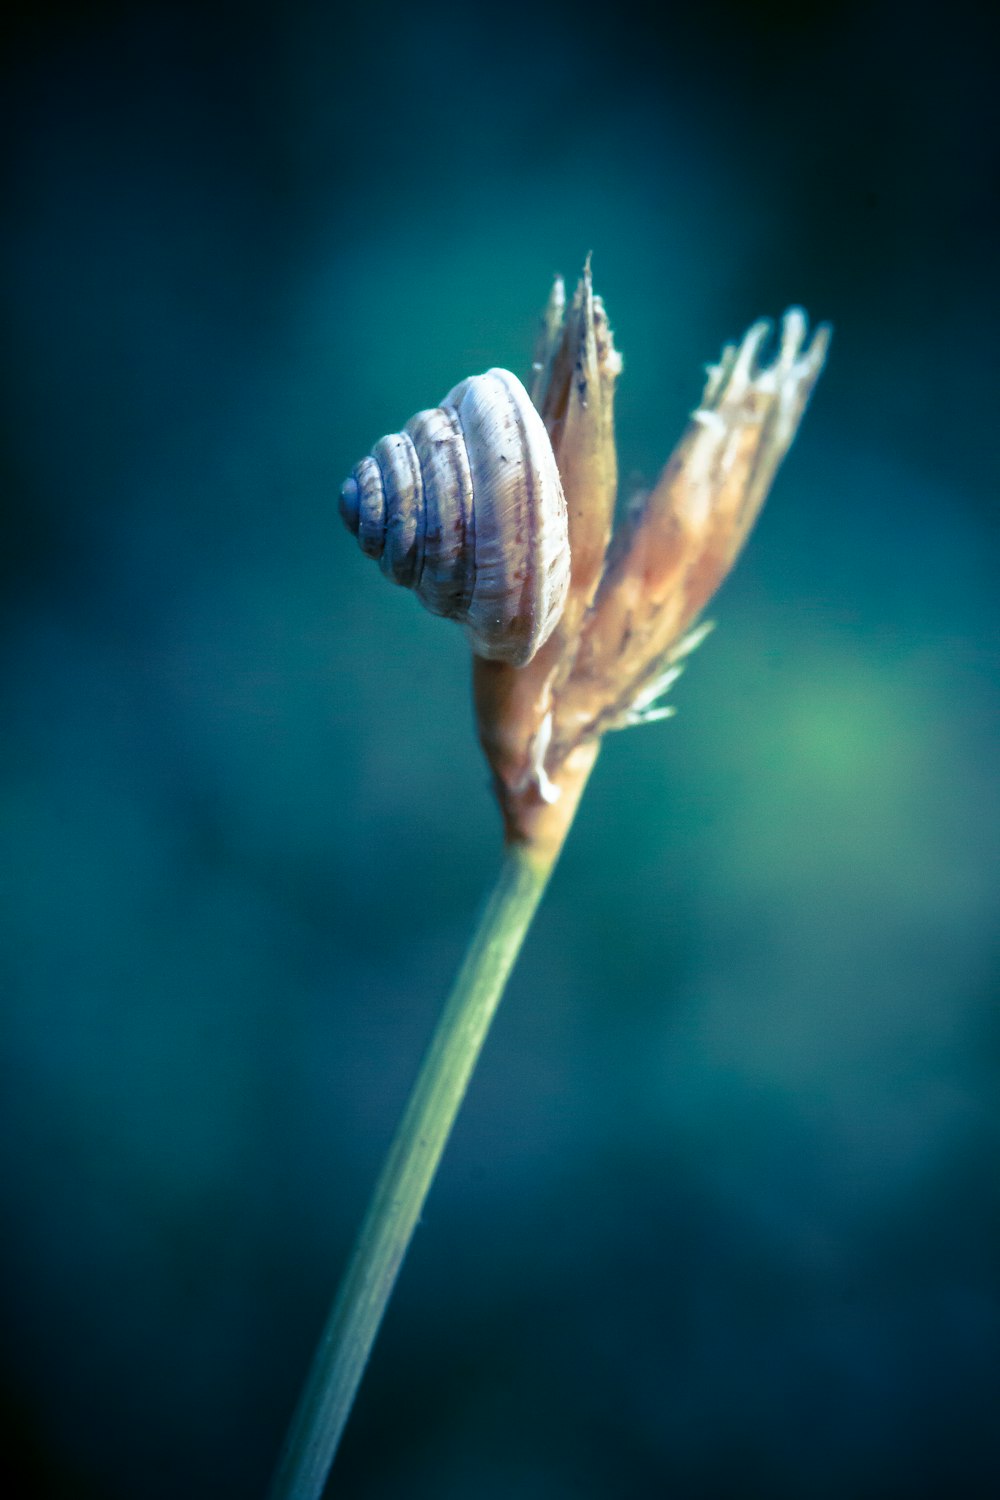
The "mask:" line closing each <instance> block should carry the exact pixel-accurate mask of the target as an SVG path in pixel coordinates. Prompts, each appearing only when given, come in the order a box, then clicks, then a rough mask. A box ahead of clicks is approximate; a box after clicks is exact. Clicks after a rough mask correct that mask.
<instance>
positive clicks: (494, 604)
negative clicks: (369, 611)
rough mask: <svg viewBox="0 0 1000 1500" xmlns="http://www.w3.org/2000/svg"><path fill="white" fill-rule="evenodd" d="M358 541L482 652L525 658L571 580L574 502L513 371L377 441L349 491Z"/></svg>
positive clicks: (345, 499)
mask: <svg viewBox="0 0 1000 1500" xmlns="http://www.w3.org/2000/svg"><path fill="white" fill-rule="evenodd" d="M340 513H341V516H342V517H343V519H344V522H345V524H346V525H347V527H348V529H349V530H350V531H351V532H353V534H354V535H355V536H356V537H357V539H358V545H359V546H360V547H361V550H362V552H364V553H365V554H366V555H367V556H368V557H372V558H376V559H377V560H378V562H379V564H380V566H381V569H382V572H383V573H384V574H385V575H386V577H387V578H390V579H391V580H392V581H393V583H398V584H402V585H403V587H405V588H410V589H413V591H414V592H415V594H416V595H417V597H418V599H419V600H420V601H421V603H422V604H423V605H424V606H425V607H426V608H427V609H429V610H430V611H431V613H432V614H436V615H446V616H448V617H449V618H450V619H454V620H458V621H460V622H461V623H462V624H463V625H464V626H465V630H466V634H467V635H468V637H469V641H470V644H471V646H472V649H473V651H474V652H475V653H476V655H477V656H482V657H486V658H487V659H489V660H491V661H505V662H509V663H511V664H512V665H514V666H523V665H524V664H525V663H526V662H528V661H530V660H531V658H532V657H533V656H534V654H535V652H536V651H537V650H538V648H539V647H540V646H541V645H542V644H543V642H544V641H546V640H547V639H548V637H549V636H550V635H551V633H552V631H553V630H554V629H555V626H556V623H557V622H558V620H559V617H560V615H561V614H562V611H563V605H564V603H565V600H566V592H567V589H568V587H569V567H570V557H569V536H568V532H567V523H566V500H565V497H564V495H563V488H562V482H561V480H560V478H559V470H558V468H557V467H556V460H555V455H554V454H553V451H552V445H551V443H550V442H549V438H548V434H547V432H546V431H545V426H544V423H543V422H542V419H541V417H540V416H539V414H538V412H537V411H536V410H535V408H534V406H533V405H532V403H531V398H530V397H529V395H528V393H527V391H526V390H525V388H524V386H523V385H522V384H521V382H520V381H519V380H518V378H517V376H516V375H512V374H511V373H510V371H509V370H487V372H486V374H485V375H473V376H471V377H470V378H469V379H468V380H463V381H462V382H461V383H460V384H459V385H456V386H455V388H454V389H453V390H451V391H449V392H448V394H447V396H445V398H444V400H443V401H442V402H441V404H440V406H436V407H433V408H432V409H431V410H429V411H419V412H417V414H416V416H415V417H411V418H410V420H409V421H408V422H407V424H406V426H405V427H404V429H403V431H402V432H394V433H390V434H389V435H388V436H387V437H383V438H380V439H379V441H378V442H377V443H376V444H375V446H374V448H373V449H372V451H371V453H370V454H369V455H368V456H367V457H366V458H363V459H362V460H361V462H360V463H359V464H358V465H357V466H356V467H355V468H354V470H353V472H352V473H351V475H350V477H349V478H348V479H347V480H346V481H345V482H344V485H343V488H342V489H341V492H340Z"/></svg>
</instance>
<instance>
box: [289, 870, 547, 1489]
mask: <svg viewBox="0 0 1000 1500" xmlns="http://www.w3.org/2000/svg"><path fill="white" fill-rule="evenodd" d="M557 854H558V844H553V845H550V846H548V847H544V848H539V846H538V845H535V846H534V847H532V848H528V847H527V846H525V845H513V846H512V847H510V848H509V849H508V850H507V853H506V855H505V858H504V862H503V866H502V867H501V870H500V878H499V880H498V881H497V885H496V889H495V890H494V892H493V894H492V896H491V897H490V899H489V901H488V903H487V905H486V909H485V910H484V912H483V915H482V917H481V919H480V922H479V926H478V928H477V930H476V933H475V936H474V937H473V939H472V943H471V945H470V947H469V951H468V953H467V955H466V958H465V962H464V963H463V965H462V968H461V970H460V972H459V975H458V978H457V980H456V981H455V987H454V989H453V990H452V992H451V995H450V997H449V999H448V1002H447V1005H446V1006H445V1009H444V1013H443V1014H442V1016H441V1019H440V1021H439V1023H438V1027H437V1030H436V1032H435V1033H434V1037H433V1040H432V1041H431V1045H430V1048H429V1050H428V1053H427V1056H426V1058H425V1059H424V1063H423V1066H422V1068H421V1070H420V1074H419V1076H418V1078H417V1081H416V1084H415V1085H414V1088H413V1092H412V1094H411V1095H410V1100H409V1103H408V1104H407V1106H406V1111H405V1113H404V1115H403V1118H402V1121H401V1122H400V1125H399V1128H398V1130H397V1131H396V1136H395V1139H394V1141H393V1143H392V1147H391V1149H390V1151H389V1155H388V1158H387V1159H386V1163H385V1166H384V1167H383V1169H382V1175H381V1177H380V1178H379V1181H378V1185H377V1187H376V1189H375V1194H374V1196H373V1198H372V1201H371V1205H370V1207H369V1210H368V1215H367V1218H366V1219H365V1221H364V1224H363V1225H362V1227H361V1232H360V1234H359V1235H358V1239H357V1243H356V1245H355V1248H354V1254H353V1255H352V1257H351V1261H350V1264H349V1265H348V1268H347V1272H346V1274H345V1276H344V1279H343V1282H342V1283H341V1287H340V1291H339V1293H338V1295H337V1299H336V1301H335V1303H334V1305H333V1309H332V1311H331V1313H330V1317H329V1320H328V1322H327V1325H326V1328H325V1329H324V1331H323V1336H322V1338H321V1339H320V1344H319V1348H318V1349H317V1351H316V1355H315V1357H314V1359H313V1364H312V1368H311V1370H310V1372H309V1376H308V1378H307V1380H306V1384H305V1388H304V1390H303V1392H302V1397H301V1399H300V1401H299V1406H298V1409H297V1411H296V1413H295V1416H294V1418H293V1421H292V1426H291V1429H290V1431H289V1434H288V1438H287V1441H286V1444H285V1449H284V1452H283V1454H282V1458H281V1462H280V1464H279V1467H278V1472H277V1474H276V1475H275V1479H274V1483H273V1486H272V1489H271V1492H270V1500H319V1497H320V1496H321V1495H322V1493H323V1488H324V1485H325V1483H326V1478H327V1474H328V1473H329V1470H330V1465H331V1464H332V1462H333V1458H334V1454H335V1453H336V1450H337V1444H338V1442H339V1441H340V1436H341V1433H342V1432H343V1430H344V1424H345V1423H346V1421H347V1418H348V1415H349V1413H350V1410H351V1406H352V1404H353V1401H354V1397H355V1393H356V1392H357V1389H358V1386H359V1384H360V1383H361V1377H362V1375H363V1373H364V1368H365V1364H366V1362H367V1360H368V1355H369V1353H370V1351H371V1347H372V1344H373V1343H374V1342H375V1336H376V1334H377V1333H378V1330H379V1325H380V1323H381V1321H382V1315H383V1313H384V1312H385V1309H386V1304H387V1303H388V1301H389V1297H390V1295H391V1294H392V1289H393V1286H394V1285H395V1282H396V1277H397V1276H398V1274H399V1268H400V1266H401V1265H402V1263H403V1257H404V1255H405V1254H406V1250H407V1247H408V1245H409V1243H410V1239H411V1238H412V1235H413V1231H414V1228H415V1227H416V1224H417V1221H418V1219H419V1217H420V1213H421V1210H422V1208H423V1205H424V1200H425V1199H426V1197H427V1193H428V1190H429V1189H430V1185H431V1182H432V1181H433V1178H434V1173H435V1170H436V1169H437V1164H438V1162H439V1161H440V1159H441V1153H442V1152H443V1150H444V1147H445V1143H446V1142H447V1140H448V1136H449V1134H450V1132H451V1127H452V1125H453V1123H454V1120H455V1116H456V1114H457V1113H458V1109H459V1106H460V1104H461V1103H462V1099H463V1097H464V1095H465V1090H466V1088H467V1086H468V1083H469V1078H470V1077H471V1074H472V1070H473V1068H474V1067H475V1065H476V1059H477V1058H478V1056H479V1052H480V1049H481V1048H482V1045H483V1041H484V1040H485V1037H486V1033H487V1031H488V1030H489V1026H490V1022H491V1021H492V1019H493V1016H494V1013H495V1011H496V1008H497V1005H498V1003H499V1001H500V996H501V995H502V994H503V990H504V986H505V984H506V983H507V978H508V976H509V974H510V971H511V969H512V968H513V966H514V962H515V960H516V958H517V955H518V953H519V952H520V949H521V944H522V942H523V941H524V937H525V934H526V933H527V931H528V928H529V926H530V925H531V919H532V917H533V916H534V914H535V910H536V908H537V906H538V903H539V901H540V900H541V897H542V892H543V891H544V890H545V886H546V884H547V882H548V879H549V876H550V875H551V873H552V868H553V866H554V864H555V861H556V857H557Z"/></svg>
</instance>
